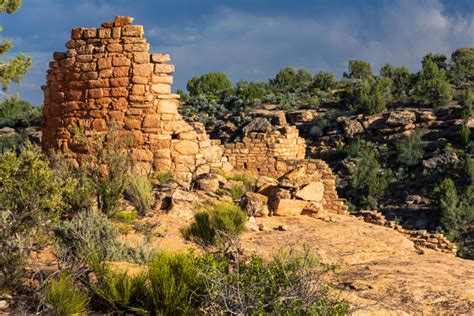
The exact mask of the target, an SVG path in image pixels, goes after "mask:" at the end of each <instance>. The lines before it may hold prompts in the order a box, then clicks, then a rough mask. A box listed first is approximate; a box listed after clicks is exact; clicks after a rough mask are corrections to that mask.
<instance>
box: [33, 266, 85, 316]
mask: <svg viewBox="0 0 474 316" xmlns="http://www.w3.org/2000/svg"><path fill="white" fill-rule="evenodd" d="M42 296H43V300H44V302H45V304H46V305H47V306H48V307H49V308H50V309H52V310H53V311H54V313H55V315H61V316H62V315H64V316H68V315H82V314H87V313H88V308H87V305H88V303H89V298H88V296H87V293H85V292H83V291H81V290H80V289H78V288H77V287H76V285H75V284H74V279H73V277H72V276H71V275H69V274H67V273H64V272H63V273H60V274H59V276H58V278H57V279H56V280H52V281H50V282H49V283H48V284H47V286H46V287H45V289H44V290H43V293H42Z"/></svg>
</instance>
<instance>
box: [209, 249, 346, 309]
mask: <svg viewBox="0 0 474 316" xmlns="http://www.w3.org/2000/svg"><path fill="white" fill-rule="evenodd" d="M208 260H209V261H210V262H207V263H206V262H205V264H204V265H203V266H204V268H207V269H206V270H205V271H204V274H205V275H206V278H205V280H206V288H207V292H208V293H207V295H206V296H205V298H206V299H205V302H204V304H205V306H206V307H207V310H209V313H211V314H216V315H220V314H226V313H229V314H235V315H345V314H346V313H347V311H348V304H347V303H346V302H345V301H344V300H341V299H339V298H338V297H337V296H336V295H334V294H333V293H332V292H331V288H330V287H329V286H328V285H327V284H326V283H325V282H324V281H323V276H324V274H325V272H326V271H323V270H322V269H321V268H320V267H319V266H318V262H317V261H316V260H315V259H314V258H313V257H312V256H311V255H310V254H309V252H307V251H306V252H305V253H304V254H299V253H295V252H294V251H281V252H280V253H279V254H278V255H277V256H275V258H273V259H272V260H269V261H265V260H263V259H262V258H261V257H258V256H252V257H248V258H243V259H241V258H237V259H236V260H235V261H230V260H228V259H219V260H218V261H216V259H211V258H210V259H208ZM228 271H231V272H228Z"/></svg>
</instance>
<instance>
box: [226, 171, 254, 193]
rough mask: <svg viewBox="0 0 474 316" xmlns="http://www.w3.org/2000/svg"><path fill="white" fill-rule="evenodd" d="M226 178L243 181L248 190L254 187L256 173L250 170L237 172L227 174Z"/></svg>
mask: <svg viewBox="0 0 474 316" xmlns="http://www.w3.org/2000/svg"><path fill="white" fill-rule="evenodd" d="M225 178H226V180H234V181H242V183H243V184H244V186H245V188H246V189H247V190H249V189H250V188H252V187H253V186H254V185H255V181H256V178H255V175H254V174H252V173H250V172H237V173H234V174H233V175H230V176H229V175H226V176H225Z"/></svg>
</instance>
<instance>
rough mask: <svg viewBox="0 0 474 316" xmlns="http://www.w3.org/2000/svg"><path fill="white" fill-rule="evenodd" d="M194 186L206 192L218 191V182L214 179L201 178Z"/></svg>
mask: <svg viewBox="0 0 474 316" xmlns="http://www.w3.org/2000/svg"><path fill="white" fill-rule="evenodd" d="M196 185H197V187H198V188H199V189H200V190H203V191H207V192H213V193H215V192H217V190H219V180H218V179H215V178H202V179H198V180H197V181H196Z"/></svg>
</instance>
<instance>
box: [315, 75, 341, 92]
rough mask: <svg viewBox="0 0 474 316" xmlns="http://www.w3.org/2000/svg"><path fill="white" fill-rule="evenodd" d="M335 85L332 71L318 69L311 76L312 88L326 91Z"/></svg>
mask: <svg viewBox="0 0 474 316" xmlns="http://www.w3.org/2000/svg"><path fill="white" fill-rule="evenodd" d="M335 86H336V77H335V76H334V74H333V73H332V72H329V71H320V72H318V73H317V74H316V75H315V76H314V78H313V86H312V87H313V88H315V89H319V90H323V91H327V90H330V89H332V88H334V87H335Z"/></svg>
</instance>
